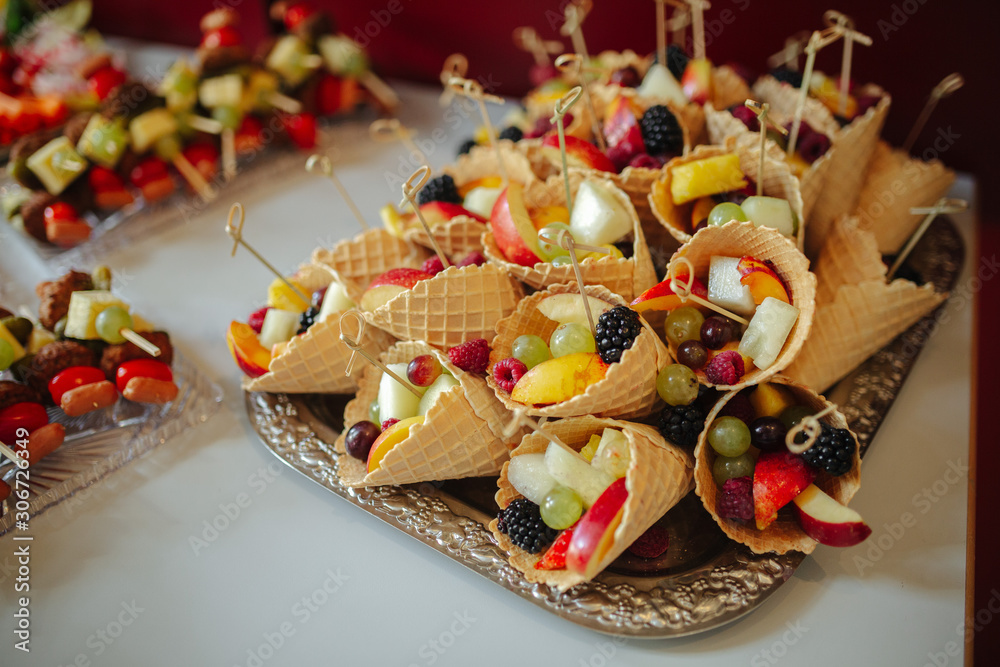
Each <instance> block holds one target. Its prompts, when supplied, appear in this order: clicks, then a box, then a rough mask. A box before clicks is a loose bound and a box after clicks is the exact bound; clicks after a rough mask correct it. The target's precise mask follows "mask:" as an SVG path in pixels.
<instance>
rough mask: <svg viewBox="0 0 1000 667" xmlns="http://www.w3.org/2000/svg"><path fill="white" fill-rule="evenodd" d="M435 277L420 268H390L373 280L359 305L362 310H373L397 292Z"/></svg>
mask: <svg viewBox="0 0 1000 667" xmlns="http://www.w3.org/2000/svg"><path fill="white" fill-rule="evenodd" d="M433 277H434V276H432V275H431V274H429V273H427V272H426V271H421V270H420V269H408V268H399V269H389V270H388V271H386V272H385V273H383V274H382V275H380V276H379V277H378V278H376V279H375V280H373V281H372V284H371V285H369V286H368V289H366V290H365V292H364V294H362V295H361V303H360V304H358V305H360V306H361V309H362V310H366V311H369V312H371V311H373V310H375V309H376V308H378V307H379V306H381V305H383V304H385V303H388V302H389V300H390V299H392V298H393V297H394V296H396V295H397V294H399V293H401V292H405V291H406V290H408V289H412V288H413V286H414V285H416V284H417V283H418V282H420V281H421V280H427V279H428V278H433Z"/></svg>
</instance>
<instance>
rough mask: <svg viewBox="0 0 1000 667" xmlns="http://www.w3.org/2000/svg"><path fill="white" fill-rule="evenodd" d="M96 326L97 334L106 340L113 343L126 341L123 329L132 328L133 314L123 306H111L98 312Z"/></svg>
mask: <svg viewBox="0 0 1000 667" xmlns="http://www.w3.org/2000/svg"><path fill="white" fill-rule="evenodd" d="M94 327H95V328H96V329H97V335H98V336H100V337H101V338H102V339H103V340H104V341H105V342H107V343H111V344H112V345H115V344H117V343H124V342H125V337H124V336H122V334H121V331H122V329H131V328H132V316H131V315H129V314H128V311H127V310H125V309H124V308H122V307H121V306H109V307H108V308H105V309H104V310H102V311H101V312H100V313H98V314H97V318H96V319H95V320H94Z"/></svg>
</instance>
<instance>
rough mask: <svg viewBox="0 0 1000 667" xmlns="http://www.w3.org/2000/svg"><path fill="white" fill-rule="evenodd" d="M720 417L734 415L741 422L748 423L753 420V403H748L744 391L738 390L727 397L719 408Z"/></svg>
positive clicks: (754, 413) (748, 399) (748, 400)
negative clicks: (725, 401) (726, 400)
mask: <svg viewBox="0 0 1000 667" xmlns="http://www.w3.org/2000/svg"><path fill="white" fill-rule="evenodd" d="M719 416H720V417H736V418H737V419H739V420H740V421H741V422H743V423H744V424H746V425H747V426H749V425H750V422H752V421H753V420H754V417H755V416H756V412H755V411H754V409H753V404H751V403H750V398H749V397H748V396H747V395H746V393H745V392H742V391H741V392H740V393H738V394H736V395H735V396H733V397H732V398H731V399H729V402H728V403H726V404H725V405H724V406H723V408H722V409H721V410H719Z"/></svg>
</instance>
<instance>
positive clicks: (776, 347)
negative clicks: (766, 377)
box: [739, 296, 799, 369]
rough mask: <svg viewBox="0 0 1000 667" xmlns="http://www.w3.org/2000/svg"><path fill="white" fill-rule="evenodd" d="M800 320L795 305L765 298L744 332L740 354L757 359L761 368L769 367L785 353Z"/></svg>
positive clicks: (756, 363)
mask: <svg viewBox="0 0 1000 667" xmlns="http://www.w3.org/2000/svg"><path fill="white" fill-rule="evenodd" d="M798 317H799V309H798V308H796V307H795V306H792V305H789V304H787V303H784V302H783V301H779V300H778V299H775V298H774V297H770V296H769V297H767V298H765V299H764V301H763V302H762V303H761V304H760V305H759V306H757V312H756V313H754V315H753V318H752V319H751V320H750V324H749V325H748V326H747V330H746V331H744V332H743V338H741V339H740V347H739V353H740V354H742V355H743V356H744V357H750V358H751V359H753V363H754V366H756V367H757V368H760V369H764V368H769V367H770V366H771V364H773V363H774V361H775V359H777V358H778V355H779V354H781V348H783V347H784V346H785V340H787V339H788V334H790V333H791V331H792V327H794V326H795V320H797V319H798Z"/></svg>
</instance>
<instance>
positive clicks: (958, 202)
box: [886, 197, 969, 280]
mask: <svg viewBox="0 0 1000 667" xmlns="http://www.w3.org/2000/svg"><path fill="white" fill-rule="evenodd" d="M967 208H969V202H967V201H965V200H964V199H948V198H947V197H942V198H941V199H938V200H937V202H936V203H935V204H934V205H933V206H930V207H926V208H924V207H919V208H917V207H914V208H911V209H910V213H911V214H913V215H924V216H926V217H925V218H924V219H923V220H922V221H921V222H920V225H919V226H918V227H917V230H916V231H915V232H913V236H911V237H910V240H908V241H907V242H906V245H904V246H903V249H902V250H900V251H899V254H898V255H897V256H896V261H894V262H893V263H892V267H891V268H890V269H889V273H888V274H887V275H886V279H887V280H892V277H893V276H894V275H896V271H898V270H899V267H900V266H902V265H903V262H905V261H906V258H907V256H908V255H909V254H910V252H911V251H912V250H913V248H914V247H915V246H916V245H917V242H918V241H919V240H920V237H922V236H923V235H924V233H925V232H926V231H927V230H928V228H930V226H931V223H932V222H934V218H936V217H938V216H939V215H941V214H951V213H961V212H962V211H964V210H966V209H967Z"/></svg>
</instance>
